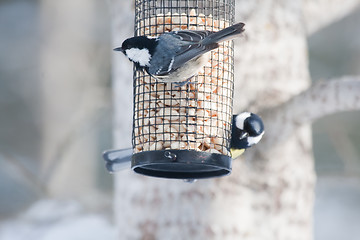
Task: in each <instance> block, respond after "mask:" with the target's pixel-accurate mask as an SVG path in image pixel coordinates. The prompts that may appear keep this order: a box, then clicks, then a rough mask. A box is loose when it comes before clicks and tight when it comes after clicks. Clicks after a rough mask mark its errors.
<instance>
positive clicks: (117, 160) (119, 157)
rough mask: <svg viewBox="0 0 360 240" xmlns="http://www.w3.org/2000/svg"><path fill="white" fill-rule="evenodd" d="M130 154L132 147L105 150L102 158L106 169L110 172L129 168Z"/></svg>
mask: <svg viewBox="0 0 360 240" xmlns="http://www.w3.org/2000/svg"><path fill="white" fill-rule="evenodd" d="M132 154H133V150H132V148H126V149H119V150H107V151H105V152H104V153H103V158H104V160H105V162H106V169H107V170H108V171H109V172H111V173H113V172H118V171H121V170H124V169H130V165H131V157H132Z"/></svg>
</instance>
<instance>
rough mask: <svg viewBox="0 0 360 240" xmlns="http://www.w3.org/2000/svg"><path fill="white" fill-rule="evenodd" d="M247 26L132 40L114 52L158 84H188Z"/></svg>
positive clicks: (179, 32) (164, 34) (237, 25)
mask: <svg viewBox="0 0 360 240" xmlns="http://www.w3.org/2000/svg"><path fill="white" fill-rule="evenodd" d="M244 25H245V24H244V23H237V24H234V25H232V26H230V27H227V28H225V29H223V30H220V31H218V32H212V31H205V30H204V31H195V30H181V31H173V32H166V33H163V34H161V35H160V36H158V37H147V36H138V37H132V38H128V39H126V40H125V41H124V42H123V43H122V46H121V47H118V48H115V49H114V50H115V51H121V52H123V53H124V54H125V55H126V56H127V57H128V58H129V60H130V61H132V62H133V63H134V64H135V66H136V68H137V69H141V70H145V71H146V72H147V73H148V74H149V75H151V76H152V77H154V78H156V79H157V80H159V81H163V82H172V83H181V82H182V83H184V82H185V83H187V82H188V81H189V80H190V78H191V77H193V76H194V75H196V74H197V73H198V72H199V70H200V69H201V68H202V67H203V66H204V65H205V64H206V63H207V62H208V60H209V57H210V55H209V52H210V51H211V50H213V49H215V48H218V47H219V43H221V42H224V41H227V40H232V39H234V38H236V37H238V36H239V35H240V34H241V33H242V32H243V31H244Z"/></svg>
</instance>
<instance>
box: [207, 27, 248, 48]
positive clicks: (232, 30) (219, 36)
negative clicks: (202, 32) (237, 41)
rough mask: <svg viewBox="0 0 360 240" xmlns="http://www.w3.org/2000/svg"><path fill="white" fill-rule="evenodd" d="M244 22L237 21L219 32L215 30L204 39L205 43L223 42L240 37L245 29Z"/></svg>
mask: <svg viewBox="0 0 360 240" xmlns="http://www.w3.org/2000/svg"><path fill="white" fill-rule="evenodd" d="M244 26H245V24H244V23H237V24H234V25H232V26H230V27H227V28H225V29H223V30H220V31H218V32H214V33H212V34H210V35H209V36H207V37H206V38H204V40H202V42H201V43H202V44H203V45H209V44H214V43H221V42H224V41H227V40H232V39H234V38H236V37H238V36H239V35H240V34H241V33H242V32H243V31H244V30H245V29H244Z"/></svg>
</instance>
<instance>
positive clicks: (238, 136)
mask: <svg viewBox="0 0 360 240" xmlns="http://www.w3.org/2000/svg"><path fill="white" fill-rule="evenodd" d="M263 134H264V123H263V121H262V119H261V118H260V117H259V116H258V115H256V114H254V113H249V112H243V113H240V114H238V115H234V116H233V127H232V134H231V146H230V147H231V148H235V149H245V148H248V147H251V146H252V145H254V144H257V143H258V142H259V141H260V140H261V138H262V136H263Z"/></svg>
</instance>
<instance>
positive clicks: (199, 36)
mask: <svg viewBox="0 0 360 240" xmlns="http://www.w3.org/2000/svg"><path fill="white" fill-rule="evenodd" d="M211 33H213V32H211V31H206V30H201V31H193V30H181V31H174V32H169V33H167V34H169V35H172V36H173V37H175V38H178V39H180V40H181V41H184V42H188V44H191V43H199V42H200V41H202V40H203V39H204V38H206V37H207V36H209V35H210V34H211Z"/></svg>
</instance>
